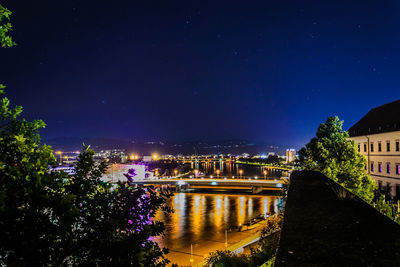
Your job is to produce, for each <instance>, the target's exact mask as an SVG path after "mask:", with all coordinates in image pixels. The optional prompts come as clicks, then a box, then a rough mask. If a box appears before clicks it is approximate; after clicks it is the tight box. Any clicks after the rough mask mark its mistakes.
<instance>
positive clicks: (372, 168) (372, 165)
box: [371, 162, 374, 172]
mask: <svg viewBox="0 0 400 267" xmlns="http://www.w3.org/2000/svg"><path fill="white" fill-rule="evenodd" d="M373 171H374V163H373V162H371V172H373Z"/></svg>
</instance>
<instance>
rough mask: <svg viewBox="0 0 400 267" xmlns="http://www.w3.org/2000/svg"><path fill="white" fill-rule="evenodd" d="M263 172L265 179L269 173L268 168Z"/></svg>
mask: <svg viewBox="0 0 400 267" xmlns="http://www.w3.org/2000/svg"><path fill="white" fill-rule="evenodd" d="M263 173H264V179H267V173H268V172H267V170H264V172H263Z"/></svg>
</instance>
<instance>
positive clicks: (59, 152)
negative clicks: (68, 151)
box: [56, 151, 63, 165]
mask: <svg viewBox="0 0 400 267" xmlns="http://www.w3.org/2000/svg"><path fill="white" fill-rule="evenodd" d="M62 153H63V152H62V151H57V152H56V154H58V155H60V165H62V158H61V156H62Z"/></svg>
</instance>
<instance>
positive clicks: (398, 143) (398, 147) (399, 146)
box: [396, 141, 400, 152]
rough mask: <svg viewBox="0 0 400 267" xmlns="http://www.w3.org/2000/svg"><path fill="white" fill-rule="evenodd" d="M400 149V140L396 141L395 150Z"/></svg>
mask: <svg viewBox="0 0 400 267" xmlns="http://www.w3.org/2000/svg"><path fill="white" fill-rule="evenodd" d="M399 151H400V142H399V141H396V152H399Z"/></svg>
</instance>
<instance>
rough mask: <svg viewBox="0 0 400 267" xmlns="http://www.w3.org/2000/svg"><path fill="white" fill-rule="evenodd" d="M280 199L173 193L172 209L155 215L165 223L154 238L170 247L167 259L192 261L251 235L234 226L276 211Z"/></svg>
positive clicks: (265, 196) (254, 196)
mask: <svg viewBox="0 0 400 267" xmlns="http://www.w3.org/2000/svg"><path fill="white" fill-rule="evenodd" d="M281 202H282V201H281V198H280V197H278V196H273V195H248V194H246V195H243V194H229V193H226V194H225V193H175V194H174V195H173V197H172V198H171V199H169V205H170V206H171V207H172V208H173V209H174V210H175V212H174V213H172V214H170V215H169V216H165V215H164V214H162V213H161V212H160V213H158V214H157V215H156V219H157V220H161V221H163V222H164V223H165V226H166V230H165V235H164V237H163V238H157V239H156V240H157V242H158V243H159V244H160V246H161V247H167V248H169V249H170V253H169V254H168V255H167V258H169V259H170V260H171V261H172V262H173V263H177V264H179V265H188V264H190V261H189V260H190V258H191V257H192V258H194V262H195V263H196V262H199V261H201V260H203V258H204V255H205V254H208V252H210V251H213V250H216V249H224V248H225V242H227V243H228V245H231V244H233V243H236V242H238V241H240V240H241V239H244V238H246V237H248V236H249V235H251V234H253V233H254V232H252V231H248V232H238V230H237V229H238V227H239V226H240V225H241V224H244V223H246V222H247V221H248V220H250V219H252V218H254V217H257V216H258V215H260V214H271V213H276V212H278V210H279V208H280V205H281V204H282V203H281ZM191 254H192V256H191Z"/></svg>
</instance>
